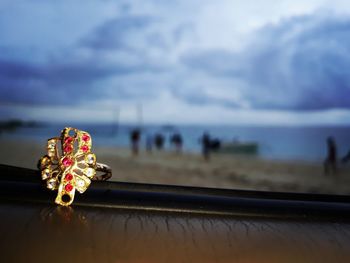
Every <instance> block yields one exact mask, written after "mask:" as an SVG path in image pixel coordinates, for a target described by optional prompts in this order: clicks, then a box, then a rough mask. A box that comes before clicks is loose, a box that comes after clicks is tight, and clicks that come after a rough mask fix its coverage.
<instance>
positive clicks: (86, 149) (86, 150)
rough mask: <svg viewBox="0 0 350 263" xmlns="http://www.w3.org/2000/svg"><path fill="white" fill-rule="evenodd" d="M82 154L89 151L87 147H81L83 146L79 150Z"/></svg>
mask: <svg viewBox="0 0 350 263" xmlns="http://www.w3.org/2000/svg"><path fill="white" fill-rule="evenodd" d="M80 149H81V150H82V151H83V152H85V153H86V152H88V151H89V146H87V145H83V146H81V148H80Z"/></svg>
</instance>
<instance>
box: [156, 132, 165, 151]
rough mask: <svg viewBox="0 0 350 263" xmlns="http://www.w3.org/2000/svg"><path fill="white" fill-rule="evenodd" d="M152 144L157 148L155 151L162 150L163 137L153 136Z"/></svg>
mask: <svg viewBox="0 0 350 263" xmlns="http://www.w3.org/2000/svg"><path fill="white" fill-rule="evenodd" d="M154 144H155V146H156V148H157V150H159V151H160V150H162V149H163V146H164V136H163V135H162V134H160V133H157V134H156V135H155V136H154Z"/></svg>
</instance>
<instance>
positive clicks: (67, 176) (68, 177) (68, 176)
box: [64, 173, 73, 181]
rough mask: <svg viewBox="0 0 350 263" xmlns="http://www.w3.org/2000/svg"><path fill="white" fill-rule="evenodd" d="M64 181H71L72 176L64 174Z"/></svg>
mask: <svg viewBox="0 0 350 263" xmlns="http://www.w3.org/2000/svg"><path fill="white" fill-rule="evenodd" d="M64 179H65V180H66V181H72V180H73V175H72V174H69V173H68V174H66V176H65V177H64Z"/></svg>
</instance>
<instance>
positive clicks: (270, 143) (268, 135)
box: [0, 124, 350, 161]
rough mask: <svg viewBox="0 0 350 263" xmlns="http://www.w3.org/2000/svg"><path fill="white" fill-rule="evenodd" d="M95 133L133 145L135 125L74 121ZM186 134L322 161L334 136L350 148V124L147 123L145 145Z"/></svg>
mask: <svg viewBox="0 0 350 263" xmlns="http://www.w3.org/2000/svg"><path fill="white" fill-rule="evenodd" d="M65 126H67V125H65V124H46V125H44V126H43V127H36V128H21V129H18V130H16V131H15V132H12V133H3V134H1V135H0V136H1V137H3V138H23V139H30V140H34V141H40V142H43V143H44V142H45V141H46V139H47V138H49V137H54V136H57V135H58V134H59V132H60V130H61V129H62V128H63V127H65ZM73 127H77V128H79V129H82V130H86V131H88V132H90V133H91V135H92V136H93V139H94V144H96V145H101V146H105V145H112V146H119V147H128V146H129V132H130V130H131V129H132V128H133V127H135V126H133V125H120V126H118V127H116V126H115V125H112V124H74V125H73ZM175 130H176V131H178V132H180V133H181V135H182V136H183V140H184V150H186V151H190V152H200V149H201V145H200V137H201V135H202V134H203V132H204V131H206V132H209V134H210V135H211V136H212V137H215V138H219V139H221V140H224V141H232V140H233V139H238V140H240V141H254V142H257V143H258V144H259V153H258V155H259V156H261V157H262V158H266V159H282V160H307V161H321V160H322V159H324V158H325V156H326V152H327V147H326V139H327V137H328V136H333V137H334V138H335V140H336V143H337V147H338V154H339V157H342V156H343V155H345V154H346V153H347V152H348V151H349V150H350V127H342V126H335V127H331V126H329V127H326V126H320V127H316V126H315V127H282V126H281V127H277V126H271V127H253V126H251V127H248V126H209V125H208V126H205V125H178V126H174V127H169V126H167V127H164V126H161V125H144V126H143V127H142V131H143V132H142V137H141V147H143V146H144V145H145V138H146V136H147V135H153V134H155V133H156V132H161V133H163V134H164V136H165V137H166V139H167V140H166V147H165V148H166V149H170V143H169V137H170V135H171V134H172V133H173V132H174V131H175Z"/></svg>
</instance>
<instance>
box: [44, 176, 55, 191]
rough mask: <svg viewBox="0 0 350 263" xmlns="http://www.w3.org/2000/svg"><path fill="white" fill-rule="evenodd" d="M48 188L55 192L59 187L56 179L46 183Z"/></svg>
mask: <svg viewBox="0 0 350 263" xmlns="http://www.w3.org/2000/svg"><path fill="white" fill-rule="evenodd" d="M46 186H47V188H49V189H51V190H54V189H55V188H56V186H57V181H56V179H49V180H47V181H46Z"/></svg>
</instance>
